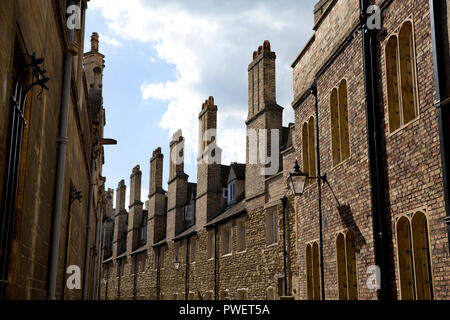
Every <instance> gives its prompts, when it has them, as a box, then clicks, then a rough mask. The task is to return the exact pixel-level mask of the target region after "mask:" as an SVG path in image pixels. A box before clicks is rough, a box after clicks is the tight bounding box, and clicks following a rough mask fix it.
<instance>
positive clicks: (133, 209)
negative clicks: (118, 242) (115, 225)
mask: <svg viewBox="0 0 450 320" xmlns="http://www.w3.org/2000/svg"><path fill="white" fill-rule="evenodd" d="M141 181H142V171H141V168H140V167H139V166H138V165H137V166H136V167H134V168H133V171H132V173H131V175H130V206H129V209H130V212H129V214H128V235H127V251H128V252H131V251H133V250H134V249H136V245H137V244H138V237H139V232H138V231H139V227H140V225H141V223H142V219H143V205H144V204H143V203H142V201H141Z"/></svg>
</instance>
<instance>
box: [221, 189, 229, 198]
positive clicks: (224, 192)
mask: <svg viewBox="0 0 450 320" xmlns="http://www.w3.org/2000/svg"><path fill="white" fill-rule="evenodd" d="M222 198H224V199H228V188H223V189H222Z"/></svg>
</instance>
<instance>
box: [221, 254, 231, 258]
mask: <svg viewBox="0 0 450 320" xmlns="http://www.w3.org/2000/svg"><path fill="white" fill-rule="evenodd" d="M232 255H233V253H226V254H223V255H222V258H226V257H231V256H232Z"/></svg>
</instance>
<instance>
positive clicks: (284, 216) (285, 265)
mask: <svg viewBox="0 0 450 320" xmlns="http://www.w3.org/2000/svg"><path fill="white" fill-rule="evenodd" d="M281 203H282V204H283V269H284V294H283V295H284V296H285V297H286V296H287V295H288V285H287V281H288V279H287V250H286V205H287V197H286V195H284V197H283V198H281Z"/></svg>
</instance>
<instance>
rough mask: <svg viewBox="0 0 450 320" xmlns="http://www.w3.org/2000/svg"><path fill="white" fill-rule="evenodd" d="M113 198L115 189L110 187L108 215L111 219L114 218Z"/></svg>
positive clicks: (107, 201)
mask: <svg viewBox="0 0 450 320" xmlns="http://www.w3.org/2000/svg"><path fill="white" fill-rule="evenodd" d="M113 198H114V190H113V189H111V188H108V191H106V217H107V218H110V219H114V205H113Z"/></svg>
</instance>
